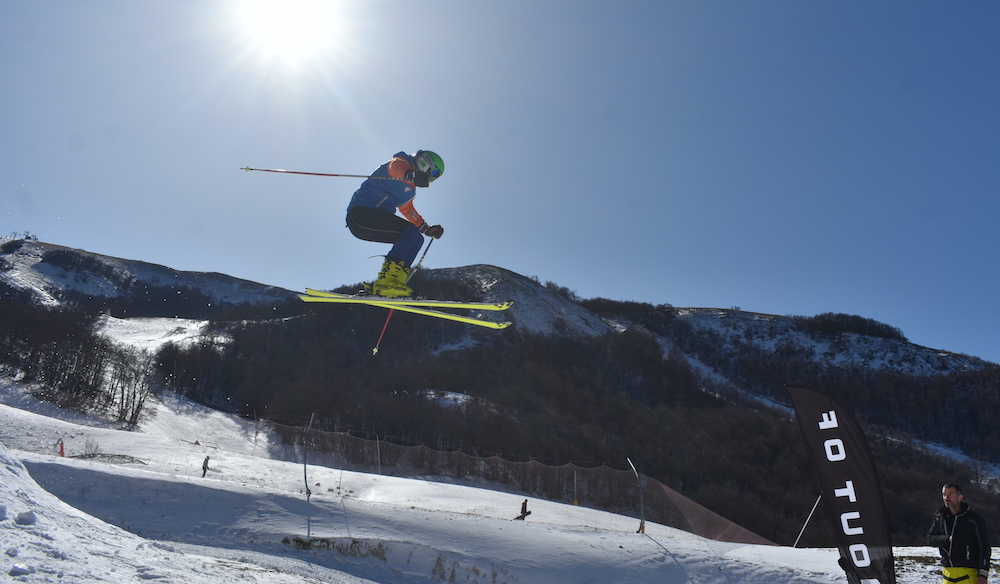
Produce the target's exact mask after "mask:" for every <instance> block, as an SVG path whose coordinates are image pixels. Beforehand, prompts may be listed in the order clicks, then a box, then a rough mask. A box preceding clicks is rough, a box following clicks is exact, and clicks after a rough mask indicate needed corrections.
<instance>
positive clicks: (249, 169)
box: [240, 166, 405, 180]
mask: <svg viewBox="0 0 1000 584" xmlns="http://www.w3.org/2000/svg"><path fill="white" fill-rule="evenodd" d="M240 170H245V171H247V172H250V171H251V170H256V171H257V172H280V173H282V174H305V175H309V176H340V177H346V178H379V179H383V180H405V179H402V178H396V177H394V176H370V175H367V174H333V173H329V172H302V171H299V170H284V169H281V168H250V167H249V166H244V167H243V168H241V169H240Z"/></svg>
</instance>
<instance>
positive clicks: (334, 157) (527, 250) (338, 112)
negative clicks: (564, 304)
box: [0, 0, 1000, 361]
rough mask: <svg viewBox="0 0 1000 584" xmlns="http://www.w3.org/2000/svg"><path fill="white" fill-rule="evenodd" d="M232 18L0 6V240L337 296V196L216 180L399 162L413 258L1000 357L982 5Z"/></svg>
mask: <svg viewBox="0 0 1000 584" xmlns="http://www.w3.org/2000/svg"><path fill="white" fill-rule="evenodd" d="M248 4H249V3H248V2H246V1H243V2H235V1H224V0H211V1H209V0H204V1H188V0H172V1H170V2H155V1H149V0H103V1H101V2H76V1H70V0H63V1H56V0H38V1H33V2H27V1H24V2H16V1H8V2H2V3H0V55H2V57H0V79H2V85H0V87H2V89H0V233H3V234H5V235H6V234H9V233H11V232H15V231H17V232H21V231H29V232H31V233H33V234H35V235H37V236H38V237H39V238H40V239H42V240H43V241H48V242H52V243H58V244H62V245H67V246H71V247H76V248H82V249H86V250H88V251H93V252H97V253H103V254H108V255H113V256H118V257H126V258H130V259H140V260H145V261H150V262H155V263H160V264H165V265H168V266H170V267H173V268H177V269H182V270H198V271H216V272H223V273H227V274H231V275H233V276H238V277H242V278H247V279H250V280H255V281H259V282H264V283H267V284H273V285H277V286H282V287H285V288H289V289H294V290H299V289H302V288H304V287H306V286H310V287H322V288H330V287H334V286H337V285H340V284H350V283H356V282H360V281H362V280H366V279H371V278H372V277H373V276H374V275H375V273H376V272H377V271H378V268H379V265H380V259H379V258H371V257H370V256H373V255H376V254H384V253H385V251H386V249H387V248H386V246H382V245H379V244H372V243H366V242H361V241H357V240H355V239H353V238H352V237H351V236H350V234H349V233H348V232H347V230H346V229H345V228H344V226H343V225H344V220H343V216H344V209H345V207H346V204H347V202H348V200H349V198H350V196H351V194H352V193H353V191H354V190H355V189H356V188H357V186H358V183H359V181H358V180H356V179H346V178H316V177H301V176H288V175H275V174H267V173H247V172H244V171H241V170H239V169H240V168H241V167H244V166H248V165H249V166H252V167H258V168H286V169H294V170H305V171H313V172H332V173H345V174H367V173H369V172H371V171H373V170H375V168H377V167H378V166H379V165H380V164H381V163H383V162H384V161H385V160H387V159H388V158H389V157H390V156H391V155H392V154H393V153H395V152H397V151H399V150H406V151H408V152H414V151H416V150H417V149H421V148H423V149H430V150H434V151H436V152H438V153H439V154H441V155H442V156H443V157H444V160H445V163H446V167H447V170H446V172H445V175H444V177H443V178H442V179H441V180H439V181H437V182H435V183H434V185H432V187H431V188H429V189H426V190H421V192H420V194H419V196H418V197H417V200H416V206H417V209H418V210H419V211H420V212H421V213H422V214H423V215H424V217H425V218H427V219H428V220H429V221H430V222H432V223H440V224H442V225H443V226H444V227H445V235H444V237H443V238H442V239H441V240H440V241H438V242H436V243H435V244H434V246H433V247H432V248H431V251H430V252H429V254H428V255H427V260H426V265H427V266H429V267H450V266H462V265H469V264H478V263H487V264H493V265H498V266H501V267H504V268H507V269H510V270H513V271H515V272H518V273H521V274H524V275H527V276H536V277H538V278H539V279H540V280H541V281H542V282H545V281H553V282H556V283H558V284H560V285H562V286H566V287H568V288H570V289H572V290H574V291H576V292H577V294H579V295H580V296H582V297H586V298H590V297H597V296H602V297H607V298H612V299H618V300H637V301H644V302H652V303H669V304H673V305H674V306H699V307H721V308H730V307H734V306H738V307H741V308H742V309H744V310H749V311H756V312H765V313H772V314H797V315H814V314H819V313H823V312H845V313H849V314H858V315H861V316H864V317H868V318H874V319H877V320H879V321H881V322H885V323H887V324H891V325H893V326H896V327H899V328H900V329H902V330H903V332H904V334H906V335H907V336H908V337H909V338H910V340H911V341H913V342H916V343H919V344H922V345H926V346H931V347H935V348H940V349H945V350H949V351H955V352H962V353H968V354H970V355H974V356H978V357H983V358H986V359H989V360H992V361H1000V335H998V334H997V330H996V327H997V323H998V321H1000V306H998V302H997V293H996V291H997V288H998V286H1000V268H998V265H997V264H998V262H997V258H996V253H997V249H998V244H1000V230H998V229H997V219H998V216H1000V202H998V199H997V193H998V187H1000V107H998V104H1000V36H998V34H997V30H1000V4H998V3H995V2H973V1H969V2H923V1H919V0H908V1H905V2H904V1H898V2H890V1H885V2H870V1H860V0H859V1H852V0H846V1H838V2H801V1H797V0H796V1H787V2H786V1H760V2H736V1H730V2H714V1H711V0H697V1H694V0H692V1H668V0H657V1H650V2H644V1H632V0H624V1H616V2H594V1H587V0H546V1H517V0H514V1H508V2H502V3H498V2H490V3H487V2H467V1H465V0H453V1H438V0H425V1H422V2H401V1H400V2H396V1H377V0H375V1H369V0H365V1H360V0H359V1H356V2H333V1H328V2H321V3H320V4H319V5H318V6H315V5H314V6H312V8H311V10H312V12H309V13H307V14H298V13H297V12H296V10H299V7H298V6H297V5H296V3H295V2H291V1H290V0H289V1H288V2H275V3H272V5H277V6H282V7H285V8H284V9H283V10H281V11H279V12H278V13H275V14H271V15H269V16H267V17H266V18H265V19H264V22H265V24H263V25H261V24H259V23H258V24H254V22H253V21H252V20H250V19H249V18H248V17H247V12H246V9H247V6H248ZM321 9H322V10H321ZM303 10H307V11H308V10H310V8H309V7H308V6H306V7H305V8H304V9H303ZM285 17H291V24H288V25H285V26H290V27H292V30H293V31H294V33H293V37H292V38H288V37H281V36H280V35H277V34H275V29H277V30H278V31H279V32H280V30H281V29H280V27H281V26H282V21H283V20H284V18H285ZM315 27H318V30H319V31H320V35H319V38H318V39H316V42H317V43H318V44H319V46H310V45H309V44H308V43H307V42H306V41H308V40H310V38H311V37H310V35H311V34H312V31H313V30H314V28H315ZM300 45H302V46H300ZM289 46H294V47H298V48H299V49H300V50H299V52H298V53H285V52H283V51H284V50H285V49H288V48H289Z"/></svg>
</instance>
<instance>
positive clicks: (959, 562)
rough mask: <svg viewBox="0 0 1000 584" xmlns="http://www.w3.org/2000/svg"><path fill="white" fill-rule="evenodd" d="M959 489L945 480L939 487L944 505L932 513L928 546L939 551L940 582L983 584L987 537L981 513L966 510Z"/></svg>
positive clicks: (986, 568)
mask: <svg viewBox="0 0 1000 584" xmlns="http://www.w3.org/2000/svg"><path fill="white" fill-rule="evenodd" d="M964 498H965V497H964V496H963V495H962V488H961V487H960V486H958V485H956V484H955V483H948V484H947V485H945V486H944V487H942V488H941V499H942V500H943V501H944V506H943V507H941V508H940V509H938V511H937V513H935V514H934V522H933V523H932V524H931V529H930V531H929V532H928V533H927V545H933V546H937V547H938V550H939V551H940V552H941V565H942V566H943V568H944V569H943V571H942V578H943V580H942V582H943V584H954V583H956V582H961V583H968V584H972V582H973V580H975V582H976V584H986V578H987V577H988V576H989V573H990V551H991V550H990V537H989V531H988V530H987V528H986V520H985V519H983V516H982V515H980V514H978V513H976V512H975V511H973V510H972V509H969V504H968V503H966V502H965V501H964V500H963V499H964Z"/></svg>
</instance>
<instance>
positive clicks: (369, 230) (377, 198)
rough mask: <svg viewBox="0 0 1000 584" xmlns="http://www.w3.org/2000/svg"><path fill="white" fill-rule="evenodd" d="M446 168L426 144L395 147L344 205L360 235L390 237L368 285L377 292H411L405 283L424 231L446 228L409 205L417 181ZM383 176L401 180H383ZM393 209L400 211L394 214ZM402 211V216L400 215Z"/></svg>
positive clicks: (435, 233) (433, 233) (437, 233)
mask: <svg viewBox="0 0 1000 584" xmlns="http://www.w3.org/2000/svg"><path fill="white" fill-rule="evenodd" d="M443 173H444V161H443V160H441V157H440V156H438V155H437V154H435V153H434V152H431V151H430V150H418V151H417V153H416V154H414V155H412V156H410V155H409V154H407V153H405V152H397V153H396V154H395V155H394V156H393V157H392V160H390V161H389V162H386V163H385V164H383V165H382V166H380V167H379V168H378V170H376V171H375V172H374V173H372V176H373V177H382V178H381V179H379V178H369V179H368V180H366V181H365V182H363V183H361V188H359V189H358V190H357V191H356V192H355V193H354V196H353V197H352V198H351V202H350V204H349V205H348V206H347V228H348V229H350V230H351V233H352V234H353V235H354V237H357V238H358V239H362V240H364V241H374V242H378V243H391V244H393V246H392V249H390V250H389V253H388V254H386V256H385V262H383V264H382V270H381V271H380V272H379V274H378V278H377V279H376V280H375V282H374V284H372V287H371V293H372V294H374V295H376V296H384V297H387V298H397V297H403V296H410V295H412V294H413V290H412V289H411V288H410V287H409V286H407V285H406V280H407V278H408V277H409V275H410V265H411V264H412V263H413V260H414V258H416V257H417V253H419V252H420V248H421V247H423V245H424V237H423V236H424V235H427V236H428V237H433V238H434V239H438V238H440V237H441V236H442V235H444V228H443V227H441V226H440V225H429V224H428V223H427V222H426V221H424V218H423V217H421V216H420V213H417V210H416V209H415V208H414V207H413V198H414V197H416V195H417V193H416V187H427V186H429V185H430V183H432V182H434V181H435V180H437V179H438V178H440V177H441V175H442V174H443ZM386 177H392V178H398V179H403V180H385V178H386ZM396 209H399V212H400V213H402V215H403V217H400V216H398V215H396ZM404 217H405V219H404Z"/></svg>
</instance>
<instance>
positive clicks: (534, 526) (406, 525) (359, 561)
mask: <svg viewBox="0 0 1000 584" xmlns="http://www.w3.org/2000/svg"><path fill="white" fill-rule="evenodd" d="M100 330H101V331H102V333H103V334H105V335H108V336H110V337H112V338H114V339H116V340H117V341H119V342H122V343H126V344H131V345H134V346H141V347H143V348H146V349H149V350H155V349H156V347H157V346H158V345H159V344H160V343H163V342H166V341H167V340H173V341H178V340H181V341H182V340H183V339H184V338H185V335H187V337H188V338H195V337H196V336H197V335H199V334H200V333H201V330H202V324H201V323H199V322H198V321H180V322H179V321H177V320H176V319H130V320H126V321H118V319H105V320H104V321H103V324H102V325H101V327H100ZM0 402H2V403H3V404H8V405H0V444H3V445H5V446H6V448H5V449H0V458H2V462H3V469H2V470H0V476H2V477H3V479H2V480H0V505H4V506H5V507H6V508H5V509H4V510H2V511H0V516H2V518H0V550H4V551H5V553H4V554H3V555H0V570H2V571H3V573H7V574H10V575H11V576H15V577H17V578H19V579H22V580H23V581H28V582H31V581H38V582H41V581H54V580H59V581H63V582H101V581H138V580H143V579H155V580H161V581H166V582H170V581H176V582H182V581H183V582H192V583H194V584H201V583H202V582H204V583H208V582H213V583H214V582H220V581H227V582H228V581H236V580H247V581H259V582H277V583H283V582H320V581H322V582H335V583H358V582H384V583H407V584H408V583H416V582H436V581H457V582H490V583H493V582H511V583H513V582H532V583H542V584H544V583H560V584H561V583H576V582H595V583H597V582H600V583H605V582H622V583H627V582H666V583H675V582H676V583H687V582H699V583H703V584H711V583H713V582H719V583H723V582H724V583H732V582H745V583H747V584H755V583H758V582H760V583H764V582H767V583H769V584H770V583H774V582H778V583H781V582H787V583H802V584H808V583H817V584H818V583H832V582H844V581H846V579H845V578H844V577H843V573H842V572H841V571H840V569H839V568H838V566H837V563H836V558H837V554H836V552H835V551H833V550H795V549H789V548H787V547H773V546H751V545H741V544H729V543H721V542H713V541H709V540H705V539H702V538H699V537H697V536H694V535H691V534H688V533H685V532H683V531H679V530H676V529H672V528H668V527H664V526H660V525H656V524H651V523H647V529H646V534H638V533H636V528H637V521H636V519H634V518H631V517H624V516H619V515H614V514H610V513H605V512H600V511H595V510H591V509H585V508H581V507H574V506H571V505H565V504H560V503H552V502H547V501H541V500H534V499H533V500H531V501H529V509H530V510H531V511H532V514H531V515H530V516H529V517H528V518H527V520H525V521H513V520H512V518H513V517H514V516H515V515H516V514H517V513H518V512H519V510H520V505H521V502H522V501H523V500H524V499H523V497H522V496H521V495H516V494H508V493H501V492H496V491H489V490H481V489H476V488H471V487H465V486H457V485H448V484H442V483H432V482H426V481H420V480H415V479H405V478H398V477H386V476H380V475H372V474H364V473H356V472H348V471H341V470H337V469H330V468H321V467H315V466H310V467H308V469H304V468H303V467H302V465H301V464H298V463H296V462H287V461H281V460H276V459H273V458H272V457H271V455H270V453H271V452H278V451H280V450H281V449H280V448H278V444H277V440H276V439H275V438H274V437H272V436H271V435H269V434H267V433H266V432H264V431H262V430H261V429H260V428H259V427H258V426H257V425H256V424H254V423H252V422H249V421H247V420H243V419H240V418H237V417H234V416H231V415H228V414H224V413H222V412H218V411H214V410H210V409H207V408H204V407H202V406H199V405H197V404H194V403H191V402H189V401H187V400H184V399H180V398H177V397H170V396H164V397H161V398H159V399H157V400H154V410H155V411H154V415H153V416H151V417H149V418H147V419H146V420H144V421H143V422H142V423H141V425H140V428H139V429H138V430H137V431H132V432H128V431H123V430H119V429H116V428H115V427H114V426H113V425H112V424H108V423H103V422H101V421H100V420H94V419H92V418H87V417H84V416H81V415H79V414H69V413H66V412H62V411H61V410H58V409H56V408H54V407H53V406H51V405H49V404H46V403H44V402H38V401H36V400H34V399H33V398H31V397H30V395H28V393H27V388H25V387H24V386H21V385H18V384H14V383H11V382H8V381H4V380H0ZM14 406H16V407H14ZM60 442H61V443H62V444H63V447H64V449H65V453H66V455H67V457H66V458H61V457H59V456H57V453H58V448H59V444H60ZM81 455H91V456H87V457H81ZM206 456H209V457H210V468H209V471H208V473H207V476H206V477H204V478H203V477H202V476H201V463H202V461H203V460H204V458H205V457H206ZM22 462H23V463H24V466H22ZM29 473H30V476H29ZM305 473H308V485H309V487H308V488H309V490H310V496H309V498H308V500H307V497H306V495H305V490H306V486H305V485H306V482H305V481H306V476H305ZM56 497H58V499H57V498H56ZM70 505H72V507H70ZM900 553H902V554H905V555H907V556H911V557H909V558H907V559H905V560H904V561H902V562H901V563H900V565H901V566H902V567H905V572H902V573H901V578H900V582H901V583H908V582H917V581H919V580H922V579H924V578H926V577H927V576H928V573H929V572H930V570H931V568H930V567H929V566H928V564H929V562H930V561H929V560H928V559H927V558H928V556H930V555H932V552H931V550H929V549H925V548H916V549H911V550H900Z"/></svg>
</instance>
